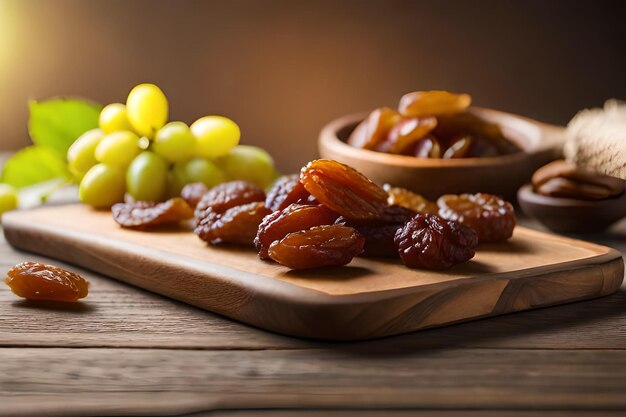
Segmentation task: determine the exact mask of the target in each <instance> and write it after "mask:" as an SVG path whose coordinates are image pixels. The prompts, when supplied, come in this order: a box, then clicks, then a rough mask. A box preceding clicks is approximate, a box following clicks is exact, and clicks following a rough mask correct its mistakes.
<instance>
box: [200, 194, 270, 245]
mask: <svg viewBox="0 0 626 417" xmlns="http://www.w3.org/2000/svg"><path fill="white" fill-rule="evenodd" d="M269 213H270V210H269V209H267V208H266V207H265V203H264V202H262V201H257V202H253V203H248V204H242V205H240V206H235V207H231V208H229V209H228V210H226V211H225V212H224V213H216V212H214V211H212V210H211V209H207V210H205V211H204V212H203V214H204V217H202V218H201V219H200V220H199V224H198V225H197V226H196V228H195V230H194V232H195V233H196V234H197V235H198V236H199V237H200V239H202V240H204V241H206V242H209V243H212V244H218V243H234V244H238V245H252V243H253V241H254V237H255V236H256V234H257V229H258V227H259V224H260V223H261V221H262V220H263V218H264V217H265V216H266V215H268V214H269Z"/></svg>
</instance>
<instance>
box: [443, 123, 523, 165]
mask: <svg viewBox="0 0 626 417" xmlns="http://www.w3.org/2000/svg"><path fill="white" fill-rule="evenodd" d="M433 133H434V134H435V135H436V136H437V138H439V140H440V143H442V144H445V145H446V146H444V147H446V148H447V147H450V146H451V145H452V143H453V142H454V141H455V140H456V139H458V138H459V137H463V136H466V135H471V136H472V137H473V138H474V141H475V142H477V143H476V144H475V145H473V146H471V149H470V150H469V152H468V155H467V156H466V157H481V156H495V155H507V154H511V153H515V152H519V151H520V150H521V149H520V147H519V146H518V145H517V144H515V143H514V142H512V141H510V140H508V139H506V138H505V137H504V134H503V133H502V129H500V126H499V125H497V124H495V123H490V122H488V121H486V120H484V119H483V118H481V117H479V116H477V115H476V114H474V113H471V112H462V113H457V114H448V115H441V116H438V117H437V126H436V127H435V129H434V130H433Z"/></svg>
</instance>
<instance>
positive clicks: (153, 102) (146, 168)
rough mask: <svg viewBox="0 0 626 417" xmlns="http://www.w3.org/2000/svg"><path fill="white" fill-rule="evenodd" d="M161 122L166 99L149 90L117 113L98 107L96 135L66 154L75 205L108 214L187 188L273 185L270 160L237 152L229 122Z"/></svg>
mask: <svg viewBox="0 0 626 417" xmlns="http://www.w3.org/2000/svg"><path fill="white" fill-rule="evenodd" d="M167 119H168V102H167V98H166V97H165V94H163V92H162V91H161V89H159V87H157V86H156V85H154V84H140V85H138V86H136V87H135V88H133V89H132V90H131V92H130V94H129V95H128V99H127V100H126V104H125V105H124V104H121V103H113V104H109V105H108V106H106V107H104V109H102V112H101V113H100V120H99V126H100V128H99V129H93V130H90V131H88V132H86V133H84V134H83V135H82V136H81V137H79V138H78V139H77V140H76V141H75V142H74V143H73V144H72V146H71V147H70V149H69V150H68V152H67V160H68V165H69V169H70V171H71V172H72V174H73V175H74V176H75V177H76V178H77V179H78V180H80V186H79V197H80V199H81V201H82V202H84V203H85V204H89V205H91V206H94V207H109V206H111V205H112V204H114V203H117V202H120V201H123V200H124V196H125V195H128V196H130V197H131V198H132V199H133V200H137V201H139V200H140V201H154V202H157V201H162V200H165V199H167V198H171V197H174V196H177V195H178V194H179V193H180V190H181V189H182V187H183V186H184V185H185V184H188V183H191V182H202V183H204V184H205V185H206V186H207V187H209V188H210V187H212V186H215V185H217V184H219V183H221V182H224V181H230V180H234V179H242V180H248V181H252V182H255V183H257V184H259V185H260V186H262V187H267V186H268V185H269V184H270V183H271V182H272V181H273V179H274V178H275V175H276V174H275V172H276V171H275V168H274V161H273V160H272V158H271V156H270V155H269V154H268V153H267V152H266V151H264V150H263V149H261V148H258V147H254V146H244V145H239V139H240V136H241V133H240V130H239V126H237V124H236V123H235V122H233V121H232V120H230V119H228V118H226V117H223V116H204V117H201V118H200V119H198V120H196V121H195V122H194V123H193V124H192V125H191V126H187V125H186V124H185V123H183V122H170V123H167Z"/></svg>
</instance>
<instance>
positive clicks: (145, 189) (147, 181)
mask: <svg viewBox="0 0 626 417" xmlns="http://www.w3.org/2000/svg"><path fill="white" fill-rule="evenodd" d="M166 174H167V164H166V163H165V161H164V160H163V158H161V157H160V156H159V155H157V154H155V153H154V152H150V151H143V152H142V153H140V154H139V155H138V156H137V157H136V158H135V159H133V162H131V164H130V166H129V167H128V170H127V171H126V189H127V190H128V194H130V195H131V196H132V197H133V198H134V199H135V200H138V201H161V200H162V199H163V197H164V196H165V187H166V182H165V181H166V178H165V177H166Z"/></svg>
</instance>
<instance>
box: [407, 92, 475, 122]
mask: <svg viewBox="0 0 626 417" xmlns="http://www.w3.org/2000/svg"><path fill="white" fill-rule="evenodd" d="M471 103H472V97H471V96H470V95H469V94H454V93H449V92H447V91H415V92H413V93H408V94H405V95H403V96H402V98H400V104H399V105H398V110H400V113H401V114H402V115H403V116H409V117H415V116H427V115H433V116H439V115H442V114H454V113H459V112H462V111H464V110H465V109H467V108H468V107H469V105H470V104H471Z"/></svg>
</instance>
